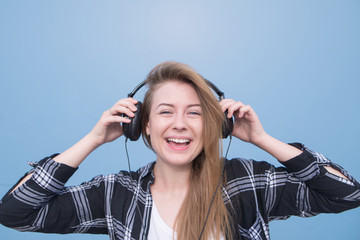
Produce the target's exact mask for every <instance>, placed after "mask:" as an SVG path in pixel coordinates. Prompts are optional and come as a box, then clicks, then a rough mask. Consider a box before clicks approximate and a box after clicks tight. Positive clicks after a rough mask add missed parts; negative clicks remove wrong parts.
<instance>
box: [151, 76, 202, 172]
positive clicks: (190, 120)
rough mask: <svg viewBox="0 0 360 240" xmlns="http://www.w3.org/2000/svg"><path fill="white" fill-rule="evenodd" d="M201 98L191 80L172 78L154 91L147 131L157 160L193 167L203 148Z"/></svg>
mask: <svg viewBox="0 0 360 240" xmlns="http://www.w3.org/2000/svg"><path fill="white" fill-rule="evenodd" d="M202 132H203V119H202V109H201V105H200V100H199V97H198V95H197V94H196V92H195V89H194V88H193V87H192V86H191V85H190V84H188V83H185V82H181V81H177V80H170V81H166V82H165V83H163V84H161V85H159V86H158V88H157V89H156V90H155V92H154V95H153V99H152V104H151V109H150V115H149V122H148V124H147V127H146V133H147V134H148V135H150V140H151V146H152V149H153V150H154V151H155V152H156V154H157V162H158V163H160V164H167V165H169V166H174V167H187V168H191V163H192V161H193V160H194V159H195V158H196V157H197V156H198V155H199V153H200V152H201V150H202V149H203V140H202Z"/></svg>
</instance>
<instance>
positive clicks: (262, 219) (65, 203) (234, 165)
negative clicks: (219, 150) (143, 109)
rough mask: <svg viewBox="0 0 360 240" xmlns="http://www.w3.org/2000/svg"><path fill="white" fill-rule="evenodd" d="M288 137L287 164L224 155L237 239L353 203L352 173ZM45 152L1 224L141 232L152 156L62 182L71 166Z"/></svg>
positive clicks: (148, 204)
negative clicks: (126, 167)
mask: <svg viewBox="0 0 360 240" xmlns="http://www.w3.org/2000/svg"><path fill="white" fill-rule="evenodd" d="M294 145H295V146H297V147H298V148H301V149H302V150H303V151H304V152H303V153H302V154H300V155H299V156H297V157H295V158H293V159H290V160H289V161H287V162H286V163H284V165H285V167H286V168H284V167H280V168H276V167H274V166H273V165H270V164H269V163H267V162H257V161H253V160H245V159H240V158H238V159H232V160H227V161H226V168H225V169H226V177H227V184H226V185H225V186H222V196H223V199H224V201H225V203H226V205H227V207H228V209H229V211H230V212H231V214H232V216H233V219H234V220H235V221H234V222H235V226H234V234H235V238H236V239H259V240H260V239H270V236H269V229H268V226H269V225H268V224H269V221H271V220H275V219H286V218H288V217H289V216H291V215H297V216H302V217H310V216H314V215H316V214H318V213H322V212H333V213H337V212H341V211H345V210H348V209H351V208H355V207H357V206H359V205H360V184H359V183H358V182H356V181H355V180H354V179H353V177H351V176H350V175H349V174H348V173H347V172H346V171H345V170H344V169H342V168H341V167H339V166H338V165H336V164H334V163H332V162H330V161H329V160H328V159H327V158H325V157H324V156H323V155H321V154H319V153H316V152H313V151H311V150H309V149H307V148H305V147H304V146H303V145H301V144H294ZM52 157H54V156H51V157H47V158H44V159H43V160H41V161H40V162H39V163H37V164H36V166H35V168H34V169H33V170H32V171H30V172H33V175H32V177H31V179H30V180H28V181H27V182H26V183H25V184H23V185H22V186H21V187H19V188H18V189H16V190H15V191H14V192H13V193H11V194H9V193H7V194H6V195H5V197H4V198H3V199H2V200H1V202H0V222H1V223H2V224H3V225H5V226H8V227H12V228H14V229H17V230H19V231H35V232H46V233H50V232H51V233H72V232H74V233H94V234H108V235H109V237H110V239H113V240H115V239H146V238H147V233H148V230H149V224H150V215H151V208H152V197H151V193H150V185H151V184H152V183H153V182H154V175H153V167H154V162H153V163H150V164H148V165H147V166H145V167H143V168H141V169H139V170H138V171H137V172H132V173H131V174H130V173H129V172H126V171H121V172H119V173H118V174H113V175H108V176H97V177H95V178H93V179H92V180H91V181H89V182H86V183H83V184H81V185H79V186H73V187H64V185H65V183H66V181H67V180H68V179H69V178H70V177H71V175H72V174H73V173H74V172H75V171H76V169H74V168H71V167H69V166H66V165H64V164H60V163H58V162H55V161H53V160H52ZM323 166H332V167H333V168H335V169H338V170H340V171H341V172H342V173H343V174H344V175H345V176H347V177H348V179H349V180H347V179H343V178H340V177H338V176H335V175H333V174H331V173H329V172H327V171H326V170H325V168H324V167H323ZM10 191H11V190H10ZM10 191H9V192H10Z"/></svg>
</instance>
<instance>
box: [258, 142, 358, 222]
mask: <svg viewBox="0 0 360 240" xmlns="http://www.w3.org/2000/svg"><path fill="white" fill-rule="evenodd" d="M291 145H293V146H295V147H297V148H299V149H301V150H302V151H303V153H302V154H300V155H299V156H296V157H294V158H293V159H290V160H288V161H286V162H284V163H282V164H283V165H284V166H285V167H286V168H285V169H284V168H271V169H272V170H269V171H266V174H267V176H268V177H267V181H266V187H265V191H264V192H263V194H264V195H265V198H264V199H266V201H265V209H266V212H267V214H268V217H269V220H272V219H273V218H275V219H276V218H278V217H280V218H282V217H284V216H290V215H297V216H301V217H310V216H314V215H317V214H319V213H339V212H343V211H345V210H349V209H352V208H355V207H358V206H360V184H359V183H358V182H357V181H356V180H355V179H354V178H353V177H352V176H351V175H350V174H349V173H348V172H347V171H346V170H345V169H343V168H342V167H340V166H339V165H337V164H335V163H333V162H331V161H330V160H329V159H328V158H326V157H325V156H324V155H322V154H320V153H317V152H314V151H312V150H310V149H308V148H306V147H305V146H304V145H302V144H299V143H294V144H291ZM324 166H330V167H333V168H334V169H336V170H339V171H340V172H341V173H343V174H344V175H345V176H346V177H347V178H348V179H345V178H342V177H339V176H336V175H334V174H332V173H330V172H328V171H327V170H326V169H325V168H324Z"/></svg>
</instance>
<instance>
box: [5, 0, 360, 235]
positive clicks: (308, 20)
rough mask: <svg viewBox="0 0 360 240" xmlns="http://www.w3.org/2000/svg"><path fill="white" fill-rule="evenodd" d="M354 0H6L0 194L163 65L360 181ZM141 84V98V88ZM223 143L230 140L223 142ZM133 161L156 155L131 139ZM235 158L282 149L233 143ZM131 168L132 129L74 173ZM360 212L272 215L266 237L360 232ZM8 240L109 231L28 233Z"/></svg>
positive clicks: (359, 35)
mask: <svg viewBox="0 0 360 240" xmlns="http://www.w3.org/2000/svg"><path fill="white" fill-rule="evenodd" d="M359 12H360V2H359V1H350V0H349V1H347V0H339V1H329V0H327V1H324V0H319V1H310V0H304V1H285V0H283V1H281V0H276V1H241V0H236V1H235V0H234V1H229V0H224V1H221V2H220V1H170V0H168V1H157V0H152V1H145V0H144V1H140V0H133V1H120V0H117V1H88V0H87V1H84V0H81V1H80V0H79V1H15V0H8V1H7V0H1V2H0V79H1V85H0V141H1V142H0V148H1V149H0V150H1V151H0V154H1V168H0V194H1V195H3V194H5V193H6V191H7V190H8V189H9V188H10V187H11V186H12V185H13V184H14V183H15V182H16V181H17V180H18V178H19V177H20V176H22V175H23V174H24V172H25V171H28V170H29V169H30V168H29V166H28V165H27V164H26V161H36V160H39V159H40V158H42V157H44V156H47V155H50V154H52V153H54V152H62V151H64V150H65V149H66V148H68V147H70V146H71V145H72V144H74V143H75V142H76V141H78V140H79V139H80V138H82V137H83V136H84V135H85V134H86V133H88V132H89V131H90V130H91V129H92V127H93V126H94V125H95V123H96V122H97V120H98V119H99V118H100V116H101V114H102V112H103V111H105V110H106V109H108V108H109V107H111V106H112V105H113V104H114V103H115V102H116V101H117V100H118V99H120V98H124V97H126V95H127V93H128V92H130V91H131V90H132V89H133V88H134V86H135V85H137V84H138V83H139V82H140V81H141V80H143V79H144V77H145V76H146V74H147V73H148V72H149V70H150V69H151V68H152V67H153V66H154V65H156V64H158V63H160V62H163V61H167V60H175V61H180V62H184V63H187V64H189V65H191V66H193V67H194V68H195V69H196V70H197V71H198V72H200V73H201V74H202V75H204V76H205V77H207V78H208V79H210V80H211V81H213V82H214V83H215V84H216V85H217V86H218V87H219V88H220V89H221V90H223V91H224V92H225V93H226V96H227V97H228V98H234V99H237V100H241V101H242V102H244V103H246V104H250V105H251V106H252V107H253V108H254V109H255V110H256V111H257V113H258V115H259V116H260V118H261V120H262V123H263V125H264V127H265V129H266V131H267V132H268V133H270V134H271V135H273V136H275V137H277V138H279V139H280V140H283V141H285V142H293V141H300V142H303V143H305V144H306V145H307V146H308V147H309V148H311V149H314V150H316V151H319V152H322V153H323V154H325V155H326V156H328V157H329V158H330V159H332V160H333V161H335V162H337V163H338V164H340V165H342V166H343V167H345V168H346V169H348V170H349V171H350V172H351V173H352V174H353V176H354V177H356V178H357V179H360V165H359V163H358V161H359V153H358V150H359V138H358V137H359V135H360V128H359V125H358V124H359V122H360V111H359V106H358V105H359V103H360V96H359V90H360V88H359V84H360V83H359V80H360V70H359V69H360V66H359V65H360V64H359V63H360V59H359V58H360V47H359V46H360V45H359V43H360V28H359V24H360V14H359ZM142 95H143V91H140V93H139V94H138V95H136V96H137V98H138V99H141V98H142ZM225 146H227V140H226V141H225ZM129 152H130V158H131V163H132V168H133V169H136V168H138V167H140V166H142V165H145V164H146V163H148V162H149V161H152V160H154V159H155V156H154V154H153V153H152V152H151V151H149V150H148V149H147V148H146V147H145V146H144V144H143V142H142V141H138V142H131V143H129ZM229 156H230V157H235V156H241V157H245V158H253V159H256V160H266V161H269V162H270V163H273V164H275V165H279V164H278V163H277V161H276V160H275V159H273V158H272V157H271V156H269V155H268V154H266V153H264V152H262V151H260V150H258V149H256V148H255V147H253V146H251V145H249V144H246V143H242V142H240V141H239V140H234V141H233V144H232V146H231V149H230V153H229ZM120 169H127V162H126V155H125V152H124V139H123V138H120V139H118V140H116V141H115V142H113V143H109V144H106V145H104V146H102V147H101V148H99V149H97V150H96V151H95V152H94V153H92V154H91V155H90V156H89V157H88V159H87V160H86V161H85V162H84V163H83V164H82V165H81V167H80V169H79V170H78V172H77V173H76V174H75V175H74V177H73V178H72V179H71V180H70V182H69V184H70V185H73V184H79V183H81V182H83V181H86V180H89V179H91V178H92V177H93V176H95V175H98V174H108V173H114V172H118V171H119V170H120ZM359 217H360V209H355V210H351V211H348V212H345V213H342V214H326V215H325V214H324V215H320V216H317V217H314V218H310V219H302V218H299V217H292V218H290V219H289V220H287V221H277V222H272V223H271V224H270V228H271V237H272V239H277V240H278V239H280V240H281V239H299V240H300V239H329V240H330V239H360V232H359V231H360V230H359ZM0 236H1V239H12V240H18V239H27V240H31V239H36V240H40V239H52V240H53V239H108V237H107V236H94V235H79V234H77V235H53V234H52V235H46V234H41V233H20V232H17V231H15V230H12V229H8V228H5V227H3V226H0Z"/></svg>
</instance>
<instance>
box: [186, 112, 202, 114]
mask: <svg viewBox="0 0 360 240" xmlns="http://www.w3.org/2000/svg"><path fill="white" fill-rule="evenodd" d="M189 114H190V115H201V113H200V112H189Z"/></svg>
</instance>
